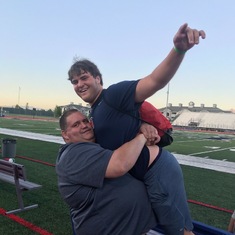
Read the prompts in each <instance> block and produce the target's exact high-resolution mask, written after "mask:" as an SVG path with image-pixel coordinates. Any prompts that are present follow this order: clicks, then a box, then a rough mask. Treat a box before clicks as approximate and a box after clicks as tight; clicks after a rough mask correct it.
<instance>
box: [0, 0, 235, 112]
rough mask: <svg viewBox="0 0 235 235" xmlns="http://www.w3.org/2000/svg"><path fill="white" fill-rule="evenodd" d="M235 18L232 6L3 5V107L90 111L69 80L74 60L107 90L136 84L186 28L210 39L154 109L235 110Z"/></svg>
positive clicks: (127, 2) (94, 0)
mask: <svg viewBox="0 0 235 235" xmlns="http://www.w3.org/2000/svg"><path fill="white" fill-rule="evenodd" d="M234 12H235V1H234V0H224V1H221V0H198V1H186V0H184V1H183V0H178V1H170V0H164V1H163V0H162V1H161V0H159V1H157V0H116V1H115V0H112V1H111V0H86V1H82V0H67V1H64V0H63V1H62V0H47V1H42V0H33V1H32V0H21V1H18V0H7V1H5V0H0V37H1V38H0V106H3V107H4V106H8V107H12V106H15V105H17V104H18V105H20V106H21V107H23V108H25V107H26V105H28V106H29V107H34V108H37V109H46V110H48V109H54V108H55V106H56V105H58V106H60V105H66V104H69V103H71V102H73V103H75V104H83V105H86V104H85V103H84V102H83V101H82V100H81V99H80V98H79V97H78V96H77V95H76V94H75V92H74V90H73V87H72V85H71V84H70V82H69V81H68V80H67V78H68V74H67V73H68V70H69V68H70V66H71V65H72V63H73V61H74V58H86V59H89V60H91V61H93V62H94V63H95V64H96V65H97V66H98V67H99V69H100V71H101V73H102V76H103V80H104V88H107V87H108V86H109V85H111V84H113V83H117V82H120V81H122V80H136V79H139V78H142V77H144V76H146V75H148V74H150V73H151V72H152V71H153V69H154V68H155V67H156V66H157V65H158V64H159V63H160V62H161V61H162V60H163V59H164V58H165V57H166V56H167V54H168V53H169V52H170V50H171V49H172V47H173V37H174V35H175V34H176V32H177V30H178V29H179V27H180V26H181V25H182V24H184V23H188V25H189V27H191V28H196V29H203V30H204V31H205V32H206V35H207V37H206V39H205V40H200V44H199V45H197V46H195V47H193V48H192V49H191V50H190V51H188V52H187V53H186V56H185V58H184V61H183V63H182V64H181V66H180V68H179V70H178V71H177V73H176V74H175V76H174V77H173V79H172V80H171V82H170V83H169V86H168V85H167V86H166V87H165V88H163V89H162V90H160V91H158V92H157V93H156V94H154V95H153V96H152V97H151V98H149V99H148V101H150V102H151V103H152V104H153V105H154V106H155V107H157V108H163V107H166V103H167V99H168V102H169V103H171V104H172V105H174V106H177V105H179V104H183V105H185V106H187V105H188V104H189V102H190V101H193V102H194V103H195V106H200V105H201V104H204V105H205V106H206V107H212V106H213V105H214V104H216V105H217V107H218V108H221V109H223V110H231V109H235V92H234V91H235V59H234V55H235V43H234V42H235V30H234V28H235V14H234ZM168 90H169V94H168V95H167V93H168V92H167V91H168Z"/></svg>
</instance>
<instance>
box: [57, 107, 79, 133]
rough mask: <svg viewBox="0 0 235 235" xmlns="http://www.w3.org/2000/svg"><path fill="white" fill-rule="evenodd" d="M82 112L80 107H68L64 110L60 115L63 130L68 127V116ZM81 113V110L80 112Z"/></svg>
mask: <svg viewBox="0 0 235 235" xmlns="http://www.w3.org/2000/svg"><path fill="white" fill-rule="evenodd" d="M76 112H80V111H79V110H78V109H74V108H73V109H68V110H65V111H64V112H63V114H62V115H61V116H60V119H59V124H60V129H61V130H62V131H65V130H66V128H67V117H68V116H70V115H71V114H72V113H76ZM80 113H81V112H80Z"/></svg>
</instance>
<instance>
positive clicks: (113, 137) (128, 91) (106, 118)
mask: <svg viewBox="0 0 235 235" xmlns="http://www.w3.org/2000/svg"><path fill="white" fill-rule="evenodd" d="M137 84H138V81H123V82H120V83H117V84H114V85H111V86H110V87H109V88H108V89H106V90H105V89H104V90H103V92H102V93H101V95H100V97H99V98H98V99H97V100H96V102H95V103H94V104H93V105H92V111H91V119H92V122H93V125H94V132H95V137H96V141H97V143H99V144H100V145H101V146H102V147H103V148H106V149H111V150H115V149H117V148H119V147H120V146H121V145H122V144H124V143H126V142H127V141H130V140H132V139H133V138H134V137H135V136H136V135H137V133H138V132H139V128H140V125H141V122H140V120H139V119H137V118H134V117H133V115H134V116H136V117H139V107H140V105H141V103H136V102H135V91H136V86H137ZM129 114H131V115H129ZM148 163H149V152H148V149H147V148H146V147H144V148H143V151H142V153H141V155H140V157H139V158H138V160H137V162H136V164H135V166H134V167H133V168H132V169H131V171H130V173H131V174H132V175H133V176H134V177H136V178H138V179H141V180H142V179H143V177H144V175H145V173H146V171H147V168H148Z"/></svg>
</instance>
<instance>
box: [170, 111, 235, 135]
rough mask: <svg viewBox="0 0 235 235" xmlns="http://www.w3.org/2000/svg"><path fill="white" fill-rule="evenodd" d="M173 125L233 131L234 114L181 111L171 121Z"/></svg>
mask: <svg viewBox="0 0 235 235" xmlns="http://www.w3.org/2000/svg"><path fill="white" fill-rule="evenodd" d="M172 125H173V126H179V127H195V128H199V129H210V130H224V131H227V130H229V131H233V130H234V131H235V114H233V113H209V112H190V111H187V112H183V113H181V114H180V115H179V116H178V117H177V118H176V119H175V120H174V121H173V122H172Z"/></svg>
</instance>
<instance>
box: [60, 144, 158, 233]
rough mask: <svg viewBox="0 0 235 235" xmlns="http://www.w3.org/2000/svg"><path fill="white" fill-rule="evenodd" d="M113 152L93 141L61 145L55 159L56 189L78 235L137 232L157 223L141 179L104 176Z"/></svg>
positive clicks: (126, 176) (128, 176) (127, 175)
mask: <svg viewBox="0 0 235 235" xmlns="http://www.w3.org/2000/svg"><path fill="white" fill-rule="evenodd" d="M112 153H113V152H112V151H110V150H105V149H103V148H101V147H100V145H98V144H95V143H77V144H70V145H64V146H63V147H62V148H61V150H60V153H59V155H58V158H57V163H56V172H57V175H58V186H59V191H60V193H61V195H62V197H63V199H64V200H65V201H66V203H67V204H68V205H69V207H70V211H71V215H72V219H73V223H74V227H75V230H76V233H77V234H82V235H94V234H95V235H111V234H112V235H140V234H142V233H145V232H147V231H148V230H149V229H151V228H153V227H154V226H155V225H156V221H155V218H154V215H153V212H152V209H151V205H150V203H149V200H148V197H147V194H146V189H145V186H144V184H143V182H141V181H138V180H136V179H135V178H133V177H132V176H130V175H129V174H126V175H124V176H122V177H118V178H114V179H107V178H104V177H105V172H106V168H107V165H108V163H109V160H110V158H111V156H112Z"/></svg>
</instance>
